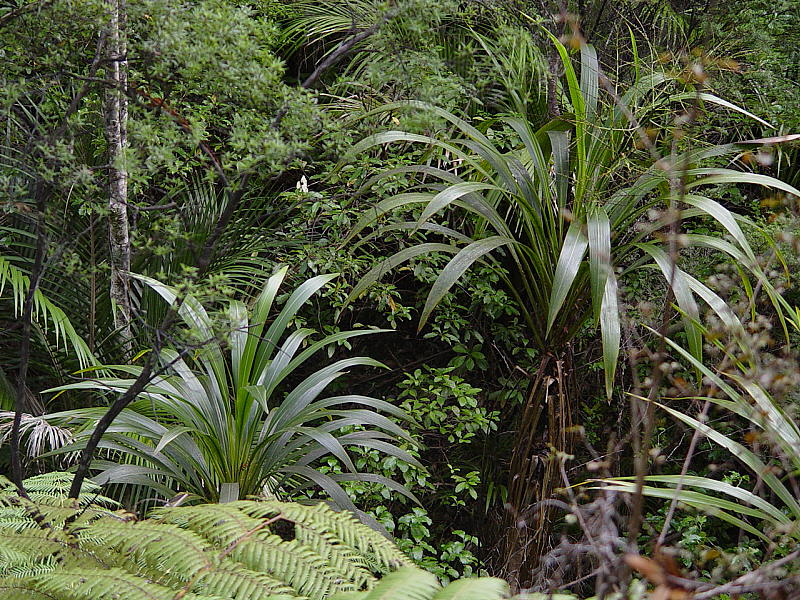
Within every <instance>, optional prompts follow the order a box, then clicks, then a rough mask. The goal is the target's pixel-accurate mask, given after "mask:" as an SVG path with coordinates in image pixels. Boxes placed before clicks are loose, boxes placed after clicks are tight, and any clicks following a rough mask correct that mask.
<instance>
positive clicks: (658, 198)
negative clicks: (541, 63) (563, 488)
mask: <svg viewBox="0 0 800 600" xmlns="http://www.w3.org/2000/svg"><path fill="white" fill-rule="evenodd" d="M576 41H578V42H579V43H578V44H576V46H579V47H580V53H579V56H580V67H579V68H576V66H575V65H574V64H573V58H572V56H571V53H570V51H569V50H568V49H567V47H565V46H564V45H562V44H561V42H559V41H558V40H556V39H553V44H554V46H555V51H556V52H557V54H558V56H559V57H560V59H561V64H560V66H562V67H563V70H564V81H563V83H562V84H561V87H559V88H558V92H559V95H560V98H561V102H562V103H563V105H564V112H563V114H560V115H557V116H555V117H553V118H551V119H550V120H549V121H547V122H546V123H545V124H544V125H542V126H537V125H536V124H534V123H532V122H531V121H530V120H529V119H528V118H527V117H526V116H525V115H512V116H508V117H497V118H496V119H493V120H492V121H490V122H489V123H488V127H487V126H486V125H484V126H482V127H480V126H479V127H476V126H473V125H472V124H471V123H469V122H467V121H465V120H464V119H462V118H460V117H458V116H456V115H454V114H452V113H450V112H448V111H445V110H442V109H440V108H436V107H432V106H429V105H425V104H422V103H419V102H405V103H403V102H401V103H393V104H389V105H386V106H384V107H382V108H380V109H377V110H376V111H374V112H375V113H379V112H380V113H388V114H393V113H396V112H400V111H406V110H414V111H430V112H432V113H434V114H435V115H436V116H437V117H438V118H440V119H442V120H444V121H446V122H448V123H449V124H450V126H451V130H450V131H451V133H449V134H447V135H446V136H444V137H442V136H436V135H420V134H416V133H409V132H406V131H388V132H382V133H377V134H374V135H372V136H369V137H368V138H366V139H364V140H363V141H362V142H360V143H359V144H357V145H356V146H355V147H354V149H353V151H352V152H353V155H359V154H361V153H366V152H367V151H369V150H370V149H373V148H375V147H385V146H387V145H390V144H396V143H405V144H420V145H424V146H426V147H427V148H428V149H429V158H428V161H427V162H426V163H424V164H417V165H411V166H406V167H402V168H398V169H390V170H386V171H383V172H380V173H378V174H377V175H375V176H374V177H372V178H370V179H369V180H367V181H366V183H365V184H364V188H365V189H369V188H370V187H371V186H374V185H376V184H379V183H382V182H383V181H385V180H388V181H392V180H393V178H395V177H397V176H407V175H408V174H416V175H417V179H416V180H415V181H414V182H413V183H412V184H411V185H409V186H408V188H407V189H406V190H403V191H402V192H401V193H398V194H394V195H392V196H390V197H389V198H387V199H384V200H381V201H379V202H377V203H376V204H375V205H374V206H373V207H371V208H369V209H367V210H365V211H364V213H363V216H362V218H361V219H360V220H359V222H358V223H356V225H355V226H354V227H353V229H352V231H351V234H350V236H349V240H353V239H358V242H357V244H356V246H357V247H360V246H363V245H364V244H367V243H371V242H372V241H373V240H375V239H377V238H380V237H382V236H385V235H386V234H387V233H389V232H393V233H397V232H406V233H408V236H409V237H408V241H409V244H408V246H407V247H405V248H403V249H401V250H400V251H399V252H397V253H396V254H394V255H392V256H390V257H388V258H386V259H385V260H384V261H382V262H381V263H380V264H378V265H376V266H375V267H374V268H373V269H372V270H371V271H369V272H368V273H367V274H366V275H365V276H364V277H363V278H362V279H361V281H360V282H359V283H358V284H357V285H356V287H355V288H354V290H353V292H352V294H351V296H350V299H351V300H354V299H355V298H357V297H358V296H359V295H360V294H362V293H363V292H365V291H366V290H367V289H368V288H369V287H370V286H371V285H372V284H373V283H374V282H376V281H378V280H379V279H380V278H381V277H383V276H384V275H385V274H386V273H388V272H390V271H392V270H395V269H399V268H402V267H403V266H404V265H405V264H407V263H408V262H409V261H411V260H413V259H415V258H416V257H419V256H422V255H427V254H431V253H440V254H445V255H452V259H451V260H450V261H449V262H448V263H447V264H446V265H445V266H444V267H443V268H442V269H441V271H440V273H439V275H438V278H437V279H436V281H435V282H434V283H433V285H432V286H431V288H430V292H429V294H428V297H427V300H426V302H425V306H424V307H423V309H422V311H421V315H420V321H419V327H420V329H422V328H423V327H424V326H425V324H426V322H427V321H428V319H429V317H430V315H431V313H432V311H433V310H434V309H435V308H436V306H437V305H438V304H439V303H440V302H441V301H442V299H443V298H445V297H446V295H447V294H448V293H449V292H450V290H451V288H453V286H454V285H455V284H456V283H457V282H458V281H459V280H460V278H461V277H462V275H463V274H464V273H465V272H466V271H467V270H468V269H471V268H473V267H474V266H475V265H477V264H479V263H487V264H490V265H495V266H496V267H497V272H498V273H500V274H501V279H502V284H503V285H504V287H505V288H506V289H507V290H508V292H509V293H510V294H512V295H513V297H514V299H515V300H516V302H517V304H518V306H520V307H521V310H522V318H523V319H524V322H525V324H526V325H527V332H528V334H529V336H530V339H531V345H532V348H533V349H534V350H535V352H536V354H537V361H538V364H536V365H534V367H533V369H532V371H531V373H530V384H529V386H528V390H527V398H526V402H525V404H524V407H523V410H522V413H521V416H520V419H519V421H518V427H517V434H516V435H517V437H516V441H515V444H514V450H513V456H512V459H511V466H510V472H509V496H508V501H509V503H510V504H511V506H513V507H514V511H508V515H509V517H508V519H509V526H508V529H507V531H508V532H509V535H508V536H507V537H508V548H507V551H506V565H507V567H506V568H507V569H508V572H509V573H511V574H512V575H513V574H514V573H517V572H519V569H520V568H523V570H524V571H529V570H530V568H531V567H532V565H533V564H534V562H535V557H536V556H537V555H538V553H540V552H541V550H542V548H543V546H544V539H545V537H546V533H545V530H546V528H544V527H538V528H537V530H536V532H535V533H534V532H530V535H531V536H532V537H533V543H534V546H530V542H529V541H528V540H527V537H528V534H527V533H525V531H522V530H521V529H520V528H518V527H516V526H513V524H512V521H513V522H516V521H517V520H519V517H518V516H512V515H525V514H526V511H530V510H532V509H531V507H532V506H534V505H536V506H539V507H540V508H538V509H536V514H538V518H540V519H543V518H544V514H543V512H544V511H545V509H544V508H541V507H543V506H545V505H544V503H543V502H542V501H543V500H545V499H547V498H548V497H549V496H550V494H551V491H552V489H553V487H554V486H555V485H556V484H557V482H558V480H559V477H560V476H559V474H558V473H557V468H556V461H547V460H544V459H542V460H540V458H541V457H537V456H536V455H535V453H534V450H535V448H536V447H537V446H544V447H545V448H547V447H549V448H552V449H553V450H555V451H556V452H567V453H569V452H570V451H571V449H572V438H573V436H572V435H571V434H570V431H571V430H572V427H573V424H574V422H573V415H575V414H576V413H577V410H578V397H577V395H576V394H575V391H574V385H573V383H572V381H573V380H574V375H575V373H576V366H575V365H574V364H573V360H572V348H573V345H574V343H575V341H576V339H577V338H578V336H579V335H581V334H582V333H583V332H585V330H586V329H587V327H588V328H590V329H592V330H595V329H597V330H599V334H600V338H601V342H602V365H603V370H604V373H605V391H606V394H607V396H608V397H611V395H612V393H613V391H614V384H615V380H616V371H617V365H618V362H619V356H620V345H621V337H622V335H621V329H622V325H621V323H622V319H623V316H624V312H625V306H626V302H625V300H626V299H625V298H624V297H621V293H620V281H624V279H625V277H626V276H628V275H630V274H631V273H633V272H636V271H640V270H643V269H644V270H652V271H655V272H656V273H659V274H660V276H661V281H662V285H664V287H665V288H666V289H667V294H668V295H669V297H670V298H672V299H674V301H675V303H676V304H677V306H678V308H679V311H678V316H677V319H679V320H680V322H682V326H683V330H684V335H685V336H686V339H687V343H688V348H689V351H690V352H691V354H692V355H693V356H694V357H696V358H697V359H698V360H702V335H701V328H700V327H699V323H698V321H699V318H700V304H699V302H698V301H702V302H703V303H706V304H708V305H709V307H710V308H711V309H712V311H713V312H714V313H715V314H716V316H717V317H718V318H720V319H722V320H723V321H729V320H730V318H731V315H730V309H729V307H728V306H727V305H726V303H725V302H724V301H723V300H722V299H721V298H720V297H719V296H718V295H717V294H716V293H715V292H714V291H712V290H711V289H710V288H709V287H708V286H706V285H705V284H703V283H702V282H701V281H699V280H697V279H696V278H694V277H692V275H691V274H689V273H688V272H686V271H685V270H684V269H683V268H682V257H683V256H684V254H685V253H686V252H688V251H689V250H690V249H692V248H705V249H709V250H710V251H713V252H716V253H719V254H720V255H721V256H723V257H727V258H728V259H731V260H733V261H735V262H736V263H737V264H738V265H739V267H740V268H741V270H742V272H743V273H746V276H747V277H750V278H752V279H755V280H756V281H758V282H759V283H758V285H757V286H756V289H759V290H761V291H763V292H764V293H765V294H766V295H767V296H768V297H769V299H770V301H771V302H772V304H773V305H774V307H775V309H776V311H777V314H778V318H779V320H781V323H783V322H784V321H783V316H782V314H783V311H784V308H785V307H784V304H783V303H782V302H781V299H780V298H779V295H778V294H777V292H776V291H775V289H774V288H773V286H772V284H771V283H770V281H769V280H768V278H767V277H766V276H765V274H764V272H763V269H762V268H761V266H760V265H759V263H758V261H757V260H756V256H755V253H754V252H753V250H752V248H751V247H750V244H749V242H748V240H747V239H746V237H745V235H744V234H743V231H742V223H747V222H748V219H746V218H745V217H743V216H741V215H737V214H734V213H732V212H731V211H730V210H728V209H727V208H725V207H724V206H723V205H722V204H720V203H719V202H717V201H715V200H714V199H712V198H710V197H709V196H708V195H707V194H705V193H704V192H703V190H704V189H705V188H709V187H711V186H718V185H724V184H754V185H760V186H768V187H771V188H772V189H774V190H779V191H783V192H786V193H789V194H800V192H798V190H796V189H795V188H794V187H792V186H791V185H788V184H786V183H783V182H781V181H779V180H777V179H774V178H772V177H768V176H765V175H760V174H754V173H749V172H744V171H740V170H736V169H733V168H730V167H726V168H721V167H719V166H717V165H716V161H717V160H718V159H719V157H723V156H729V155H732V154H735V153H736V152H737V151H738V147H737V146H735V145H726V146H712V147H708V148H703V149H700V150H696V149H687V147H686V145H685V142H681V141H680V140H681V139H682V138H681V132H682V130H681V123H684V122H686V120H687V119H691V116H690V112H688V111H687V109H686V103H687V102H695V103H712V104H717V105H721V106H723V107H726V108H728V109H732V110H737V111H739V112H743V113H745V114H747V115H749V116H751V117H754V116H753V115H750V113H748V112H747V111H745V110H743V109H740V108H738V107H735V106H733V105H731V104H730V103H728V102H726V101H724V100H722V99H720V98H718V97H716V96H714V95H712V94H709V93H707V92H704V91H702V90H701V89H698V88H697V87H696V86H694V84H693V82H692V81H691V80H690V79H684V80H682V81H675V80H672V79H670V78H669V77H668V76H667V75H666V74H665V73H662V72H658V71H655V72H649V73H648V72H645V71H644V70H643V69H642V70H641V71H640V69H639V65H638V64H637V65H636V79H635V81H634V82H633V84H632V85H631V86H630V87H629V89H627V90H618V89H616V88H615V87H614V86H613V85H612V84H611V83H610V82H609V80H608V78H607V77H606V76H605V75H604V74H603V73H602V72H601V68H600V65H599V62H598V60H597V55H596V52H595V50H594V48H593V47H592V46H590V45H588V44H586V43H583V42H582V41H581V40H580V39H579V38H576ZM634 54H635V48H634ZM681 86H683V89H681ZM676 87H677V88H678V89H676ZM601 91H604V92H605V96H606V97H607V99H608V100H607V101H606V102H601V96H603V94H601ZM562 92H563V93H562ZM674 112H677V116H675V117H674V118H673V119H671V120H672V123H671V125H670V131H672V132H673V133H674V135H673V136H672V137H673V139H671V140H669V141H668V143H664V142H663V140H662V138H661V137H659V136H660V133H656V132H657V131H658V130H657V129H655V127H656V126H658V125H659V124H660V123H661V122H663V121H665V120H668V119H670V117H671V116H672V115H673V114H674ZM646 127H647V128H646ZM492 131H494V132H495V133H494V134H493V133H492ZM497 131H504V132H506V135H504V136H497V135H496V132H497ZM664 151H666V152H664ZM662 152H663V153H664V155H662V154H661V153H662ZM409 213H410V214H411V219H408V217H407V216H406V215H408V214H409ZM698 217H701V218H704V219H708V221H709V222H711V223H713V228H714V231H713V232H712V233H711V234H710V235H696V234H686V233H684V232H682V231H681V230H680V223H681V221H682V220H690V219H694V218H698ZM747 289H750V290H752V289H753V287H752V286H749V287H748V288H747ZM543 432H546V436H545V437H544V438H542V437H541V436H542V435H543ZM530 516H531V517H532V516H533V515H530ZM525 519H526V520H527V521H528V522H529V523H533V522H535V519H533V518H528V517H525ZM532 547H534V548H538V550H535V551H531V548H532ZM523 555H524V556H526V557H528V558H525V559H524V560H523V558H522V556H523ZM525 561H527V562H526V563H525V565H524V566H523V565H522V564H521V563H522V562H525Z"/></svg>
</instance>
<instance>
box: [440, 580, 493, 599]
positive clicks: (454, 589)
mask: <svg viewBox="0 0 800 600" xmlns="http://www.w3.org/2000/svg"><path fill="white" fill-rule="evenodd" d="M508 591H509V590H508V584H507V583H506V582H505V581H503V580H502V579H497V578H494V577H480V578H470V579H460V580H458V581H453V582H452V583H451V584H450V585H448V586H447V587H445V588H444V589H442V590H439V591H438V592H436V594H435V595H434V596H433V598H432V600H501V599H502V598H506V597H508Z"/></svg>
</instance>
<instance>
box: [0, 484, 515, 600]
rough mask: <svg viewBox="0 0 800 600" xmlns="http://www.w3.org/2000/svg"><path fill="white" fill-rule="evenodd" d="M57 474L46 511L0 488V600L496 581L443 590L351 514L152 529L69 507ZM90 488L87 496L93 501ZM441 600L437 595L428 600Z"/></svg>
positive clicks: (215, 516) (394, 588)
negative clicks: (89, 495) (444, 585)
mask: <svg viewBox="0 0 800 600" xmlns="http://www.w3.org/2000/svg"><path fill="white" fill-rule="evenodd" d="M70 481H71V477H70V476H69V475H68V474H65V473H55V474H47V475H45V476H38V477H36V478H31V479H29V480H27V481H26V482H25V484H26V487H27V488H28V489H30V490H32V491H33V493H36V494H38V495H39V496H40V497H42V498H45V499H46V500H47V502H48V503H46V504H45V503H36V502H30V501H28V500H25V499H23V498H19V497H18V496H16V493H15V491H14V488H13V486H12V487H9V486H5V487H4V486H3V485H2V484H3V483H5V482H2V481H0V600H5V599H6V598H8V599H12V598H13V599H17V598H19V599H23V598H30V599H32V600H41V599H42V598H46V599H48V600H106V599H108V600H112V599H113V600H178V599H185V600H212V599H214V600H290V599H300V598H302V599H304V600H324V599H327V598H331V597H332V596H333V595H338V597H339V598H343V599H344V598H351V599H354V600H355V599H359V600H365V599H366V600H375V599H378V600H380V599H390V598H391V599H392V600H434V598H436V599H438V600H470V599H472V598H475V599H476V600H477V599H480V600H483V599H484V598H485V599H486V600H491V599H493V598H500V597H502V596H503V594H504V593H505V590H506V587H505V584H504V583H503V582H502V581H500V580H493V579H473V580H468V581H465V582H460V583H457V584H451V586H449V587H448V588H445V589H444V590H442V589H440V587H439V583H438V582H437V580H436V578H435V577H434V576H433V575H431V574H430V573H427V572H425V571H422V570H420V569H417V568H412V567H405V568H402V569H401V570H400V571H395V572H390V573H389V574H388V575H386V576H385V577H384V578H383V579H382V580H378V579H377V578H376V576H375V575H376V574H377V573H382V572H387V571H391V570H392V569H393V568H394V567H395V566H398V565H407V564H409V562H410V561H409V560H408V559H407V558H405V556H403V554H402V553H401V552H400V551H399V550H398V549H397V548H396V547H395V546H394V545H393V544H392V543H391V542H390V541H389V540H387V539H385V538H384V537H382V536H381V535H380V534H378V533H377V532H375V531H373V530H372V529H370V528H369V527H367V526H365V525H363V524H362V523H360V522H359V521H357V520H356V519H355V518H354V517H353V516H352V515H351V513H349V512H341V513H340V512H336V511H334V510H332V509H331V508H330V507H328V506H327V505H325V504H320V505H316V506H309V505H304V504H296V503H290V502H277V501H266V502H255V501H240V502H231V503H228V504H225V505H220V504H210V505H199V506H187V507H169V508H161V509H158V510H156V511H154V515H153V516H152V517H151V518H149V519H144V520H142V521H135V520H134V519H133V516H132V515H130V514H128V513H125V512H122V511H112V510H110V509H108V508H104V507H102V506H97V505H93V504H88V500H87V499H84V504H85V505H84V506H80V505H79V504H78V503H77V502H72V503H70V501H69V500H68V498H66V489H67V488H68V486H69V483H70ZM98 491H99V487H98V486H96V485H94V484H91V483H87V488H86V489H85V493H87V494H92V493H94V495H93V496H92V497H96V496H98V493H97V492H98ZM437 591H438V594H439V595H436V596H434V594H436V593H437Z"/></svg>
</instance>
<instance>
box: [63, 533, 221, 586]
mask: <svg viewBox="0 0 800 600" xmlns="http://www.w3.org/2000/svg"><path fill="white" fill-rule="evenodd" d="M77 537H78V540H79V543H80V542H84V543H83V544H81V545H82V546H84V547H88V548H90V549H94V550H95V551H96V552H98V553H99V552H101V551H103V550H106V551H108V550H113V551H115V552H118V553H120V554H122V555H123V556H125V557H129V558H130V559H132V560H134V561H135V562H136V563H137V564H138V563H141V564H143V565H145V566H147V567H148V568H149V569H150V570H152V571H154V572H159V573H163V575H164V577H165V578H167V579H176V580H179V581H181V580H182V581H188V580H190V579H192V578H193V577H194V576H195V575H197V574H198V573H199V572H200V571H207V570H210V569H211V568H212V567H213V566H214V548H213V546H211V545H209V544H208V543H206V541H205V540H204V539H203V538H201V537H200V536H198V535H197V534H195V533H193V532H191V531H187V530H185V529H181V528H180V527H176V526H174V525H169V524H166V523H158V522H150V521H141V522H139V523H124V522H117V523H114V522H111V521H109V520H108V519H105V520H103V521H101V522H96V523H94V524H92V525H90V526H88V527H86V528H85V529H82V530H81V531H79V532H78V535H77Z"/></svg>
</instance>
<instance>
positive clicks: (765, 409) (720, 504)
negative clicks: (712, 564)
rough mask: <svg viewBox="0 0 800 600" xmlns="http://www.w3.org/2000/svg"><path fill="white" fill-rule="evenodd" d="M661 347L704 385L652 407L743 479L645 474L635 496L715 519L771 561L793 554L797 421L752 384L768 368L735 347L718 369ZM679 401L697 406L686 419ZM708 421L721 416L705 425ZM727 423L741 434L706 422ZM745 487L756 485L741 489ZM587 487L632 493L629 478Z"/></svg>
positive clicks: (799, 523) (798, 527)
mask: <svg viewBox="0 0 800 600" xmlns="http://www.w3.org/2000/svg"><path fill="white" fill-rule="evenodd" d="M666 343H667V344H668V347H669V349H670V350H671V351H672V352H674V353H675V355H676V357H677V358H678V359H679V360H681V361H682V362H684V363H685V364H687V365H690V366H691V367H692V368H695V369H697V370H699V371H700V372H701V373H702V375H703V378H704V380H703V381H704V382H705V385H704V387H703V388H702V390H701V392H700V393H698V394H694V395H690V396H687V397H679V398H663V399H661V401H660V402H657V403H656V405H657V406H658V408H659V409H661V410H662V411H664V412H665V413H666V414H668V415H669V416H671V417H672V418H674V419H676V420H677V421H679V422H681V423H683V424H684V425H686V426H688V427H689V428H690V429H691V430H693V431H694V435H695V436H696V437H697V438H705V439H707V440H708V441H709V442H710V443H711V444H713V445H715V446H718V447H719V448H720V449H722V450H723V451H724V453H725V455H727V456H730V457H732V458H733V459H735V461H736V463H735V464H736V465H737V466H738V465H742V466H744V467H745V469H746V471H749V473H750V475H749V476H741V475H740V476H739V477H737V478H736V480H735V481H726V478H724V477H721V476H720V475H722V474H724V473H717V474H716V476H715V475H714V474H713V473H708V474H703V475H701V474H697V473H695V472H688V470H686V469H684V471H683V472H681V473H679V474H658V475H647V476H645V477H644V483H645V485H644V486H643V487H642V493H643V494H644V495H645V496H648V497H651V498H656V499H662V500H667V501H670V502H671V503H672V504H673V505H675V506H676V507H677V506H680V507H683V508H686V509H693V510H696V511H700V512H703V513H706V514H708V515H710V516H713V517H715V518H717V519H720V520H721V521H723V522H725V523H727V524H728V525H731V526H733V527H735V528H737V529H739V530H741V531H742V532H744V533H746V534H747V535H749V536H751V539H752V540H754V541H756V540H757V541H758V542H760V543H763V544H765V545H766V547H768V548H772V550H771V551H770V553H775V551H776V550H777V556H778V557H780V556H781V555H782V554H783V553H785V552H786V551H787V549H791V548H796V547H797V544H798V543H799V542H800V500H798V490H799V489H800V488H798V485H800V482H798V477H797V476H798V474H799V473H800V423H798V421H797V418H796V415H795V414H793V413H794V412H795V411H796V409H795V407H793V406H792V403H791V402H788V403H787V402H779V401H778V400H776V398H774V397H773V395H772V394H770V393H769V391H768V390H767V389H766V388H765V387H764V384H763V383H762V382H760V381H759V380H760V379H761V380H763V379H764V378H769V374H768V372H769V368H765V367H763V366H761V367H760V368H759V369H757V370H753V369H752V368H747V366H749V365H747V362H748V361H747V357H751V358H752V353H751V350H752V348H750V347H748V346H745V345H742V346H741V347H740V348H737V352H736V353H734V352H733V351H730V350H729V354H728V355H727V358H728V360H726V361H725V363H724V364H728V365H729V368H727V369H724V368H711V367H709V366H707V365H705V364H703V363H701V362H700V361H698V360H697V359H696V358H695V357H694V356H692V354H691V353H690V352H689V351H688V350H686V349H685V348H684V347H682V346H681V345H680V344H678V343H677V342H676V341H674V340H672V339H666ZM716 343H717V344H719V342H718V341H716ZM751 346H755V344H751ZM731 363H733V364H731ZM774 376H775V377H778V378H781V379H786V380H787V381H786V385H789V386H791V385H792V382H794V381H795V374H794V373H775V374H774ZM687 401H688V402H692V403H694V404H695V405H696V406H700V407H703V408H701V409H700V411H699V413H698V414H696V415H694V416H693V415H691V414H689V412H688V411H687V410H686V409H682V408H681V405H682V404H684V403H685V402H687ZM712 416H715V417H721V418H716V419H713V420H712V419H711V417H712ZM730 419H736V420H738V421H739V422H741V423H744V424H745V425H746V428H745V431H744V433H739V434H738V435H737V434H736V433H730V432H726V431H724V430H723V428H722V427H720V426H719V425H716V426H715V425H714V424H713V423H714V422H715V421H722V423H725V422H728V421H729V420H730ZM735 430H736V431H739V432H741V431H742V428H740V427H737V428H735ZM748 481H752V482H757V485H756V486H754V487H753V488H752V489H748V486H747V485H746V483H747V482H748ZM594 483H602V485H604V486H608V487H607V488H606V489H609V490H613V491H620V492H624V493H636V492H637V485H636V482H635V477H621V478H616V479H604V480H594Z"/></svg>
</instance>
